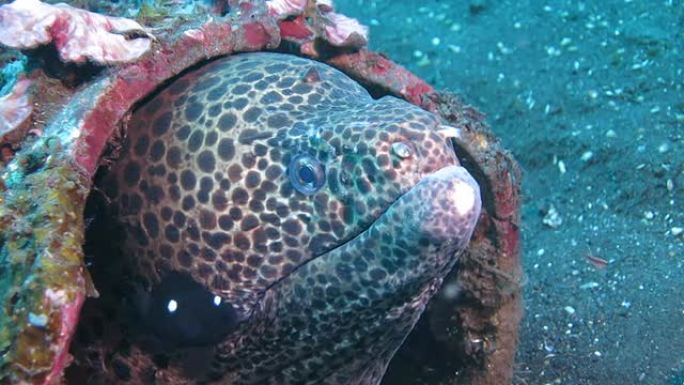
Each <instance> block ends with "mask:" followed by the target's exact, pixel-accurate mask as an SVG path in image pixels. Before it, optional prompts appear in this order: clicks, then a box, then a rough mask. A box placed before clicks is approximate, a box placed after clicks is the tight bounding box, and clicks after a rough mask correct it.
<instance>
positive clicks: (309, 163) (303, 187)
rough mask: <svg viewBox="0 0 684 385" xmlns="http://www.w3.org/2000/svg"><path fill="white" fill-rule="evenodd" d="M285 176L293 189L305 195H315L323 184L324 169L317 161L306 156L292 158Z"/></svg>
mask: <svg viewBox="0 0 684 385" xmlns="http://www.w3.org/2000/svg"><path fill="white" fill-rule="evenodd" d="M287 175H288V177H289V178H290V182H292V185H293V186H294V188H295V189H296V190H297V191H299V192H300V193H302V194H305V195H311V194H313V193H315V192H316V191H318V190H320V189H321V187H323V185H324V184H325V168H324V167H323V165H322V164H321V162H320V161H319V160H318V159H316V158H314V157H312V156H311V155H308V154H302V155H297V156H295V157H294V158H292V160H291V161H290V166H289V167H288V170H287Z"/></svg>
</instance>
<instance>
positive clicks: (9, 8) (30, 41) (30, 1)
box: [0, 0, 151, 64]
mask: <svg viewBox="0 0 684 385" xmlns="http://www.w3.org/2000/svg"><path fill="white" fill-rule="evenodd" d="M131 31H144V29H143V27H142V26H141V25H140V24H138V23H136V22H135V21H133V20H129V19H125V18H121V17H111V16H104V15H100V14H97V13H92V12H88V11H85V10H82V9H78V8H74V7H71V6H69V5H66V4H61V3H60V4H56V5H50V4H45V3H42V2H41V1H40V0H15V1H14V2H13V3H11V4H8V5H3V6H2V7H0V43H2V44H4V45H6V46H8V47H12V48H17V49H27V48H35V47H38V46H40V45H45V44H49V43H50V42H53V43H54V44H55V46H56V47H57V50H58V51H59V54H60V57H61V58H62V60H64V61H72V62H83V61H85V60H86V59H90V60H93V61H95V62H98V63H101V64H106V63H120V62H130V61H133V60H135V59H137V58H139V57H140V56H141V55H143V54H144V53H145V52H147V51H148V50H149V49H150V46H151V38H150V37H147V36H146V37H142V38H137V39H130V40H129V39H126V37H125V36H124V35H122V33H125V32H131Z"/></svg>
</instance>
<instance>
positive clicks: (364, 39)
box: [324, 12, 368, 47]
mask: <svg viewBox="0 0 684 385" xmlns="http://www.w3.org/2000/svg"><path fill="white" fill-rule="evenodd" d="M324 15H325V17H326V18H327V19H328V24H327V25H326V26H325V35H326V40H327V41H328V42H329V43H330V44H332V45H335V46H355V47H360V46H364V45H366V44H367V43H368V27H366V26H364V25H362V24H361V23H359V22H358V20H356V19H352V18H351V17H347V16H344V15H341V14H339V13H335V12H329V13H325V14H324Z"/></svg>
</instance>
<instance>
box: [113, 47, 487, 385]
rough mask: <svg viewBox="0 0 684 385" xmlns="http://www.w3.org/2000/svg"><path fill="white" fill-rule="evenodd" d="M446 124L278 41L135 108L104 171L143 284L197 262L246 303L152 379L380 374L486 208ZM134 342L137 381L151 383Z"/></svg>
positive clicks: (250, 380)
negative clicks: (201, 346)
mask: <svg viewBox="0 0 684 385" xmlns="http://www.w3.org/2000/svg"><path fill="white" fill-rule="evenodd" d="M443 128H444V126H443V122H442V121H441V120H440V119H439V118H438V117H436V116H435V115H433V114H431V113H428V112H426V111H424V110H422V109H420V108H418V107H416V106H413V105H411V104H409V103H407V102H405V101H403V100H400V99H397V98H395V97H391V96H385V97H382V98H380V99H377V100H376V99H373V98H372V97H371V96H370V95H369V93H368V91H367V90H366V89H364V88H363V87H362V86H360V85H359V84H358V83H356V82H355V81H353V80H352V79H350V78H349V77H347V76H346V75H344V74H343V73H341V72H339V71H337V70H335V69H333V68H331V67H329V66H327V65H324V64H322V63H318V62H314V61H311V60H308V59H304V58H299V57H296V56H291V55H286V54H278V53H248V54H239V55H234V56H230V57H226V58H221V59H218V60H215V61H213V62H211V63H209V64H206V65H203V66H201V67H199V68H197V69H194V70H191V71H189V72H188V73H186V74H184V75H183V76H181V77H179V78H178V79H176V80H174V81H173V82H172V83H170V84H169V85H168V86H166V87H165V88H163V89H162V90H161V91H160V92H158V93H157V94H156V95H154V96H153V97H151V98H150V99H149V100H148V101H146V102H145V103H144V104H143V105H142V106H141V107H140V108H138V109H137V110H136V111H135V112H134V113H133V114H132V117H131V119H130V122H129V124H128V130H127V137H126V139H125V142H124V147H123V150H122V155H121V158H120V160H119V161H118V162H117V163H116V166H115V167H113V168H112V169H111V171H110V173H109V175H108V177H107V178H108V179H107V180H108V182H107V183H108V187H107V188H108V190H107V191H108V194H109V196H110V199H111V202H112V205H113V206H114V207H115V208H116V212H117V213H118V214H117V215H118V220H119V221H120V222H121V223H122V225H123V226H124V227H125V229H126V232H127V234H129V235H130V236H128V237H127V238H126V241H125V243H124V244H123V246H122V248H123V250H124V254H125V255H127V256H130V257H131V260H132V261H131V263H132V264H133V265H134V268H135V270H136V272H137V274H138V275H139V276H140V277H142V279H143V281H144V283H145V285H147V286H151V285H154V284H155V283H157V282H159V281H160V280H161V279H163V277H164V276H165V275H166V274H168V273H169V272H172V271H173V272H184V273H187V274H189V275H190V276H191V277H192V278H193V279H194V280H196V281H197V282H199V283H200V284H201V285H203V286H204V287H206V288H208V289H209V290H210V291H211V293H213V294H214V295H217V296H220V297H221V299H222V300H224V301H226V302H229V303H230V304H232V306H233V307H234V309H235V310H236V312H237V314H238V318H239V324H238V325H237V327H236V329H235V330H234V331H232V332H231V333H230V334H229V335H227V336H226V337H225V338H223V339H222V340H220V341H218V342H217V343H216V344H215V346H212V347H211V354H210V355H209V356H208V357H209V358H208V359H207V363H208V364H207V366H208V367H207V369H206V370H205V371H204V372H203V373H202V374H201V375H200V376H199V378H197V377H187V378H185V377H184V376H187V374H184V373H185V372H183V370H181V369H177V368H175V369H174V361H173V358H172V359H171V362H170V363H168V364H167V365H166V369H164V368H157V369H156V370H158V372H157V373H162V372H164V370H166V374H165V376H162V375H160V374H158V375H157V377H158V378H157V380H156V382H155V383H157V384H161V383H168V384H171V383H173V384H175V383H179V384H180V383H196V382H195V381H197V383H205V382H210V383H211V382H215V383H220V384H229V385H247V384H283V385H287V384H330V385H375V384H378V383H379V382H380V380H381V378H382V376H383V374H384V372H385V370H386V367H387V364H388V362H389V360H390V359H391V357H392V355H393V354H394V352H395V351H396V350H397V348H398V347H399V346H400V345H401V343H402V342H403V340H404V339H405V337H406V335H407V334H408V333H409V331H410V330H411V329H412V327H413V326H414V324H415V323H416V321H417V319H418V317H419V316H420V314H421V313H422V311H423V310H424V308H425V305H426V303H427V301H428V300H429V299H430V297H431V296H432V295H433V294H434V293H435V291H436V290H437V289H438V288H439V286H440V284H441V280H442V278H443V277H444V276H445V275H446V274H447V272H449V271H450V269H451V268H452V267H453V266H454V264H455V262H456V260H457V257H458V254H459V253H460V252H461V251H462V250H463V249H464V248H465V247H466V245H467V243H468V241H469V239H470V236H471V234H472V231H473V228H474V226H475V223H476V221H477V218H478V216H479V212H480V205H481V202H480V192H479V188H478V186H477V184H476V182H475V181H474V180H473V178H472V177H471V176H470V175H469V174H468V173H467V171H466V170H465V169H464V168H462V167H460V166H459V162H458V159H457V158H456V155H455V153H454V150H453V148H452V146H451V143H450V140H449V139H448V138H445V137H444V136H443V135H442V134H441V132H442V131H441V130H443ZM297 159H304V161H303V163H302V164H304V166H299V165H298V163H297ZM307 165H308V166H307ZM307 167H308V168H307ZM293 168H298V169H296V170H293ZM312 168H313V169H315V170H313V171H318V172H319V174H316V173H315V172H312ZM321 173H322V174H321ZM293 175H294V178H295V179H297V178H300V179H301V180H299V181H293ZM298 183H299V184H300V185H299V186H298ZM134 350H135V349H134ZM136 351H137V352H138V353H136V354H132V355H131V356H130V357H122V358H121V359H120V361H123V365H128V366H129V367H128V369H129V371H130V372H132V373H130V377H131V380H130V381H129V382H126V383H140V384H143V383H148V382H145V381H144V380H143V379H141V378H142V376H143V375H142V374H141V373H142V372H144V370H145V369H144V368H141V367H143V366H145V365H148V364H149V365H154V364H153V363H152V362H151V361H150V360H149V359H144V358H141V357H143V356H144V355H145V353H144V349H142V350H136ZM134 361H135V362H134ZM126 362H128V363H127V364H126ZM140 362H147V364H145V365H141V364H140Z"/></svg>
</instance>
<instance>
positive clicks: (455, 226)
mask: <svg viewBox="0 0 684 385" xmlns="http://www.w3.org/2000/svg"><path fill="white" fill-rule="evenodd" d="M481 204H482V203H481V200H480V188H479V186H478V184H477V182H476V181H475V179H473V177H472V176H471V175H470V174H469V173H468V171H466V169H465V168H463V167H460V166H447V167H444V168H442V169H440V170H437V171H436V172H434V173H432V174H429V175H427V176H425V177H424V178H423V179H422V180H420V181H419V182H418V184H417V185H416V186H415V187H414V188H413V189H411V190H410V191H409V192H408V193H407V194H406V195H404V196H403V197H402V198H400V199H399V200H398V201H397V203H396V204H395V206H396V208H395V210H396V215H397V216H400V215H402V213H403V214H405V215H406V217H405V219H404V223H405V224H406V226H409V227H411V228H412V229H414V231H415V237H417V238H427V239H429V240H430V241H431V243H433V244H442V243H446V244H450V245H454V246H456V247H457V248H463V247H465V246H466V244H467V243H468V241H469V240H470V236H471V235H472V232H473V229H474V228H475V224H476V222H477V218H478V217H479V215H480V209H481Z"/></svg>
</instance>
